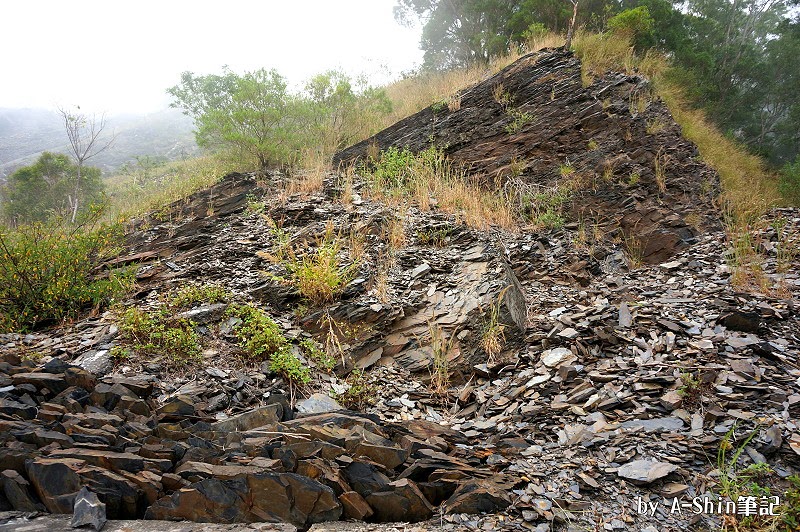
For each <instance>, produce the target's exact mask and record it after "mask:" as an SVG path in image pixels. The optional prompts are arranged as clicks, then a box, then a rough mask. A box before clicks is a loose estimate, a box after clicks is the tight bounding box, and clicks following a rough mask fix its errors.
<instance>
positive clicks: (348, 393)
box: [335, 368, 377, 410]
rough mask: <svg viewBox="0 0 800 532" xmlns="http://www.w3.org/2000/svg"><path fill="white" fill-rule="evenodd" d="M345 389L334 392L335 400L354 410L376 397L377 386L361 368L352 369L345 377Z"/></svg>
mask: <svg viewBox="0 0 800 532" xmlns="http://www.w3.org/2000/svg"><path fill="white" fill-rule="evenodd" d="M345 384H346V385H347V389H346V390H345V391H344V392H342V393H339V394H336V397H335V399H336V401H338V402H339V403H340V404H341V405H342V406H344V407H346V408H350V409H354V410H363V409H364V408H366V407H367V406H369V405H371V404H373V403H374V402H375V400H376V399H377V397H376V393H377V388H376V387H375V385H374V384H372V383H371V382H370V380H369V378H368V377H367V374H366V373H364V371H363V370H361V369H358V368H356V369H354V370H353V371H351V372H350V374H349V375H348V376H347V379H345Z"/></svg>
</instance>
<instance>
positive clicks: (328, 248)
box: [286, 234, 358, 305]
mask: <svg viewBox="0 0 800 532" xmlns="http://www.w3.org/2000/svg"><path fill="white" fill-rule="evenodd" d="M341 250H342V242H341V240H340V239H339V238H335V237H333V236H332V235H330V234H329V235H326V236H325V238H324V240H323V241H322V242H321V243H320V244H319V245H318V246H317V248H316V250H314V251H313V252H309V253H306V254H305V255H303V256H301V257H299V258H298V257H294V258H293V259H292V260H290V261H289V262H287V263H286V268H287V269H288V270H289V273H290V274H291V279H292V282H293V284H294V285H295V286H296V287H297V289H298V290H299V291H300V294H302V295H303V297H305V298H306V299H308V301H309V302H310V303H311V304H312V305H322V304H324V303H329V302H331V301H333V299H334V298H335V297H336V295H337V294H338V293H339V292H340V291H341V290H342V289H343V288H344V287H345V286H346V285H347V283H349V282H350V281H352V280H353V277H354V274H355V272H356V269H357V268H358V263H357V262H350V263H347V264H344V265H342V264H340V263H339V258H338V256H339V252H340V251H341Z"/></svg>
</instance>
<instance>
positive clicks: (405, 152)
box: [370, 146, 417, 189]
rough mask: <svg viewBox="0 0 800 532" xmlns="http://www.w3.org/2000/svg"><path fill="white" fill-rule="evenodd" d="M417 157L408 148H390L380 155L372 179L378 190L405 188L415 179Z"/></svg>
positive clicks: (371, 175)
mask: <svg viewBox="0 0 800 532" xmlns="http://www.w3.org/2000/svg"><path fill="white" fill-rule="evenodd" d="M416 162H417V156H416V155H415V154H414V152H412V151H411V150H409V149H408V148H402V149H399V148H397V147H395V146H390V147H389V148H388V149H386V150H384V151H382V152H381V154H380V158H379V159H378V161H377V162H376V164H375V168H374V169H373V170H372V172H371V174H370V177H371V179H372V181H373V183H372V185H373V186H375V187H378V188H388V189H391V188H403V187H405V186H406V185H408V184H409V182H410V181H411V179H412V178H413V175H414V174H413V167H414V165H415V164H416Z"/></svg>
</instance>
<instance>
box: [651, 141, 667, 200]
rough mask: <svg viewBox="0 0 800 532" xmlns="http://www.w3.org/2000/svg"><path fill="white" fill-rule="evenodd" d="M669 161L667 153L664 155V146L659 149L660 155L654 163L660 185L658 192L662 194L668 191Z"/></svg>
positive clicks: (657, 154) (657, 155) (657, 182)
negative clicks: (667, 170) (667, 172)
mask: <svg viewBox="0 0 800 532" xmlns="http://www.w3.org/2000/svg"><path fill="white" fill-rule="evenodd" d="M667 159H668V156H667V154H666V153H664V147H663V146H662V147H661V148H659V149H658V153H656V158H655V161H654V164H655V168H654V170H655V177H656V184H657V185H658V190H659V191H660V192H661V193H662V194H663V193H664V192H666V191H667V174H666V167H667Z"/></svg>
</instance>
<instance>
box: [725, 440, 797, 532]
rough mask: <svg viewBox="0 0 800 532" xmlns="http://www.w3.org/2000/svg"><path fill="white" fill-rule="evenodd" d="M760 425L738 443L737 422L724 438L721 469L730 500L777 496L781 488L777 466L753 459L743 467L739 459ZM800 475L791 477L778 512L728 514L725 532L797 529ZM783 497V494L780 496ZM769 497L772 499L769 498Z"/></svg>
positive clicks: (787, 531)
mask: <svg viewBox="0 0 800 532" xmlns="http://www.w3.org/2000/svg"><path fill="white" fill-rule="evenodd" d="M759 429H760V427H756V428H755V429H754V430H753V431H752V432H751V433H750V434H749V435H748V436H747V437H746V438H745V439H744V441H742V442H741V443H739V444H738V445H736V443H735V433H736V430H737V426H736V425H734V426H733V427H731V429H730V430H729V431H728V433H727V434H726V435H725V436H724V437H723V438H722V440H721V441H720V444H719V448H718V450H717V463H716V468H717V473H718V475H719V477H718V482H719V491H720V495H722V496H723V497H726V498H727V499H729V500H730V501H733V502H735V503H737V505H738V504H743V501H744V500H745V499H746V498H748V497H753V498H755V500H756V501H759V500H760V499H761V498H762V497H767V498H770V497H773V496H775V495H776V494H777V493H778V491H777V483H776V482H775V480H776V476H775V470H774V469H772V467H771V466H770V465H769V464H767V463H753V464H750V465H748V466H744V467H742V465H741V464H740V463H739V461H740V460H739V459H740V458H741V456H742V454H743V453H744V451H745V449H746V448H747V446H748V445H749V444H750V442H751V441H752V440H753V438H754V437H755V436H756V434H758V432H759ZM798 488H800V479H798V478H797V477H795V478H794V479H791V478H790V479H789V489H788V490H787V491H786V493H785V494H784V496H783V497H782V499H783V503H782V505H781V506H778V507H776V508H774V509H773V510H774V512H773V513H774V514H775V515H764V514H761V513H760V512H756V513H754V514H751V515H747V514H746V513H745V514H734V513H729V514H726V515H725V516H724V518H723V526H722V530H723V531H725V532H729V531H730V532H734V531H735V532H740V531H741V532H744V531H752V532H758V531H766V530H771V531H775V530H779V531H785V532H791V531H793V530H797V528H796V525H797V522H798V521H797V517H798V515H800V504H798V503H800V491H798ZM779 498H780V497H779ZM768 500H769V499H768Z"/></svg>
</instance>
